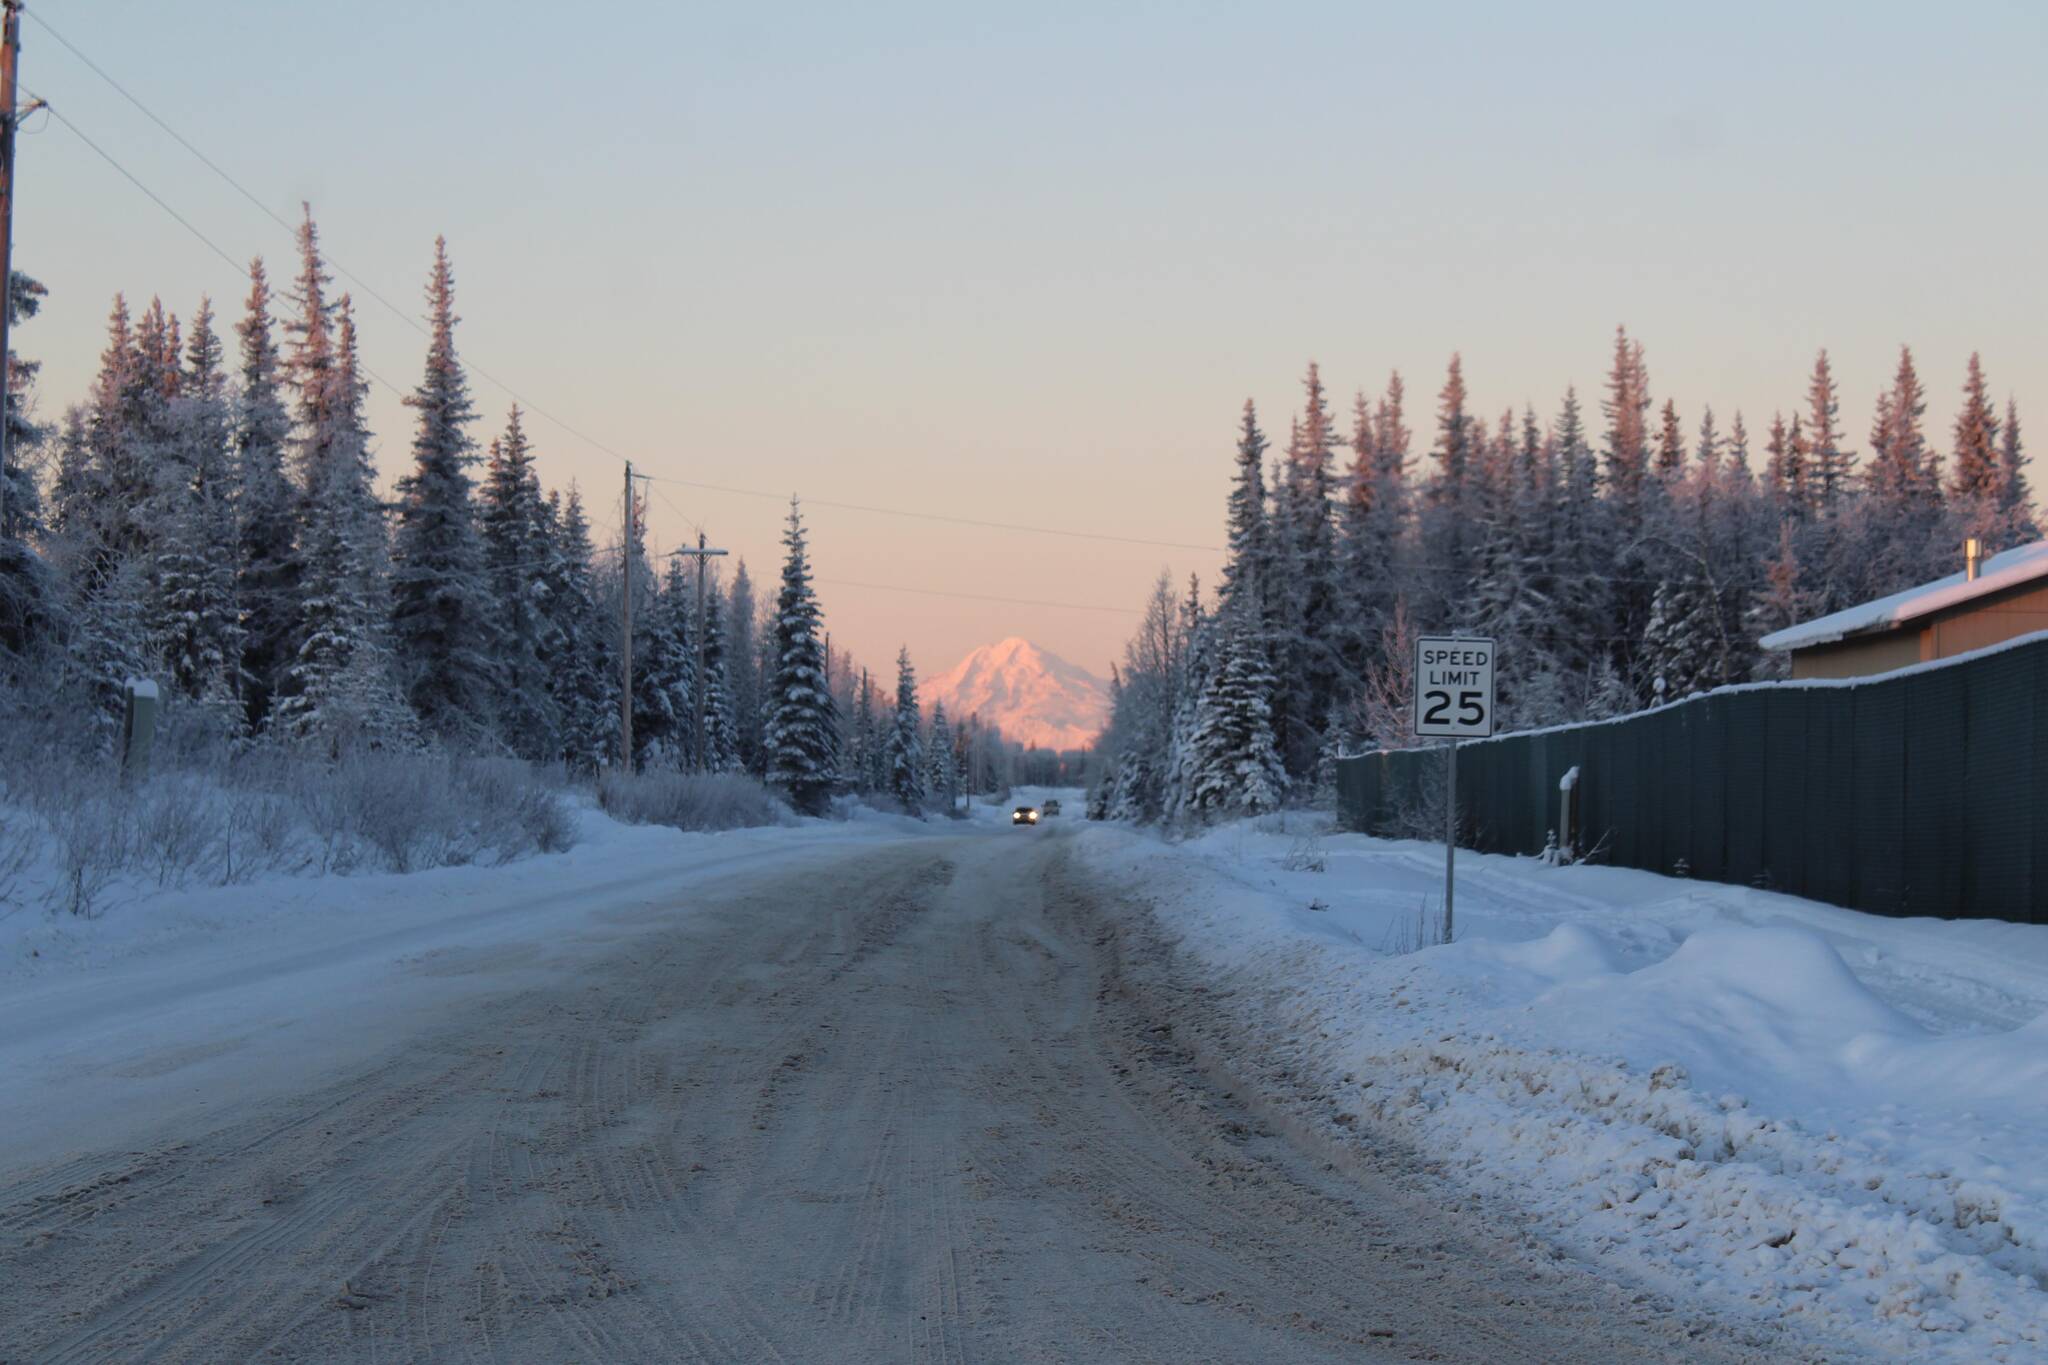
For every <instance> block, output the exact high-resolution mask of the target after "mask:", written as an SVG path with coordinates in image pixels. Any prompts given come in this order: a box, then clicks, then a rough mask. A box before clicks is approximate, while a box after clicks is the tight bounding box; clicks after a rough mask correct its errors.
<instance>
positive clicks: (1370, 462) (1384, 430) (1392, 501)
mask: <svg viewBox="0 0 2048 1365" xmlns="http://www.w3.org/2000/svg"><path fill="white" fill-rule="evenodd" d="M1401 406H1402V385H1401V376H1400V375H1399V374H1394V375H1392V376H1390V377H1389V379H1388V381H1387V391H1386V393H1385V395H1384V396H1382V397H1381V398H1380V400H1379V402H1378V404H1377V406H1376V407H1374V408H1373V409H1372V410H1371V411H1370V412H1368V411H1367V408H1366V404H1365V398H1364V395H1362V394H1361V395H1360V396H1359V398H1358V401H1357V403H1356V404H1355V405H1354V408H1353V427H1352V435H1351V449H1352V464H1351V477H1350V480H1349V487H1348V488H1347V489H1346V490H1345V497H1344V500H1343V503H1342V506H1341V507H1340V509H1339V514H1338V516H1339V531H1340V535H1339V548H1338V564H1339V568H1338V575H1339V585H1338V592H1337V599H1338V603H1339V606H1340V616H1341V619H1342V621H1343V629H1342V636H1341V639H1340V641H1339V650H1340V657H1341V660H1342V665H1343V669H1344V672H1345V674H1346V676H1347V678H1348V679H1349V680H1351V681H1352V683H1353V684H1355V681H1356V680H1357V679H1358V678H1361V677H1363V676H1364V672H1365V669H1366V667H1367V665H1368V662H1369V661H1370V658H1371V655H1372V651H1373V649H1374V647H1375V645H1376V643H1377V641H1378V638H1379V633H1380V631H1381V629H1382V628H1383V627H1384V625H1385V623H1386V619H1387V617H1388V615H1389V613H1391V612H1392V611H1393V607H1394V599H1395V598H1396V597H1397V596H1398V595H1399V593H1400V590H1401V585H1400V581H1399V578H1400V555H1401V549H1402V545H1403V542H1404V539H1405V537H1406V536H1407V534H1408V529H1409V516H1408V512H1409V509H1408V486H1407V478H1408V469H1407V466H1408V442H1409V434H1408V430H1407V427H1406V426H1405V425H1404V424H1403V418H1402V412H1401Z"/></svg>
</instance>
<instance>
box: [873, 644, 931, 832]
mask: <svg viewBox="0 0 2048 1365" xmlns="http://www.w3.org/2000/svg"><path fill="white" fill-rule="evenodd" d="M921 724H922V719H921V717H920V716H919V715H918V707H917V672H916V670H915V669H913V668H912V667H911V664H910V647H909V646H908V645H905V646H904V647H903V648H901V649H899V650H898V651H897V653H896V711H895V714H894V716H893V717H892V718H891V720H890V723H889V733H888V735H887V736H886V737H885V738H884V739H883V741H882V771H883V781H884V789H885V790H886V791H887V792H888V794H889V796H890V797H891V798H892V799H893V800H894V801H895V802H896V804H898V805H899V806H901V807H903V809H904V810H905V811H907V812H909V813H910V814H912V815H916V814H918V813H919V812H921V811H922V810H923V809H924V791H925V787H924V746H923V743H922V741H921V740H920V739H919V737H918V728H919V726H920V725H921Z"/></svg>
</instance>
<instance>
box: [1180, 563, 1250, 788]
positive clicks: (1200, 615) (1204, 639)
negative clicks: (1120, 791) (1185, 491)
mask: <svg viewBox="0 0 2048 1365" xmlns="http://www.w3.org/2000/svg"><path fill="white" fill-rule="evenodd" d="M1221 610H1224V611H1241V612H1243V613H1245V615H1246V619H1249V620H1257V619H1259V613H1258V598H1257V596H1256V594H1254V593H1252V592H1243V593H1240V594H1239V595H1238V597H1237V598H1236V600H1235V602H1233V603H1232V604H1230V605H1227V606H1224V607H1222V608H1221ZM1213 623H1214V618H1212V617H1210V616H1209V615H1207V614H1206V613H1205V612H1203V610H1202V587H1201V582H1200V580H1198V579H1197V578H1196V577H1195V576H1194V575H1193V574H1190V575H1188V591H1187V596H1186V597H1185V598H1184V599H1182V602H1181V618H1180V628H1181V634H1182V636H1183V637H1184V638H1185V639H1186V641H1187V647H1186V655H1185V657H1184V660H1183V662H1182V665H1181V670H1180V676H1179V677H1178V679H1176V681H1175V686H1174V695H1173V713H1172V717H1171V720H1170V723H1169V726H1168V730H1167V742H1166V775H1165V778H1164V781H1163V790H1162V792H1161V797H1160V802H1161V809H1160V817H1161V818H1162V819H1163V820H1165V821H1166V822H1167V823H1168V824H1185V823H1188V822H1190V821H1191V820H1193V819H1194V818H1196V812H1195V810H1194V805H1193V803H1194V794H1195V778H1196V774H1197V772H1198V771H1199V768H1200V762H1201V760H1200V755H1199V752H1198V750H1197V747H1196V734H1197V731H1198V729H1199V727H1200V725H1201V719H1202V700H1203V697H1204V696H1205V695H1206V693H1207V689H1208V686H1209V680H1210V675H1211V673H1212V671H1213V669H1214V666H1215V663H1216V657H1215V655H1216V651H1215V649H1214V647H1213V645H1214V637H1215V631H1214V629H1213V628H1212V627H1213Z"/></svg>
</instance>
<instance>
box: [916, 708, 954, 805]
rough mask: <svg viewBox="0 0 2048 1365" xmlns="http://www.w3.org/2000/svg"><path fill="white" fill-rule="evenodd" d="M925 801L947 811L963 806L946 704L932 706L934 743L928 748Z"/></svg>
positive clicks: (928, 744) (932, 736) (926, 753)
mask: <svg viewBox="0 0 2048 1365" xmlns="http://www.w3.org/2000/svg"><path fill="white" fill-rule="evenodd" d="M924 791H925V799H927V800H928V801H930V802H932V803H933V804H934V805H938V806H942V807H944V808H945V809H946V810H947V811H951V810H952V809H953V807H955V806H957V805H959V804H960V780H959V771H958V769H957V768H956V767H955V765H954V754H953V727H952V726H950V725H948V724H947V723H946V704H945V703H944V702H937V703H935V704H934V705H933V706H932V733H931V739H930V741H929V742H928V743H926V745H925V746H924Z"/></svg>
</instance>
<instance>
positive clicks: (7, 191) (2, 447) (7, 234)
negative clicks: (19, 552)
mask: <svg viewBox="0 0 2048 1365" xmlns="http://www.w3.org/2000/svg"><path fill="white" fill-rule="evenodd" d="M5 4H6V19H5V23H4V26H0V539H4V538H5V537H6V535H7V418H6V410H7V402H6V400H7V399H8V398H11V397H12V396H13V391H14V383H13V380H14V367H13V366H12V365H10V364H8V356H9V355H10V354H11V353H10V352H9V351H8V349H7V347H8V344H9V343H8V335H7V334H8V331H9V325H10V324H11V323H12V322H13V321H14V127H15V124H17V123H18V122H20V120H19V118H18V117H17V116H16V112H15V96H14V68H15V65H16V63H17V62H18V61H19V60H20V58H21V0H5Z"/></svg>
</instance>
